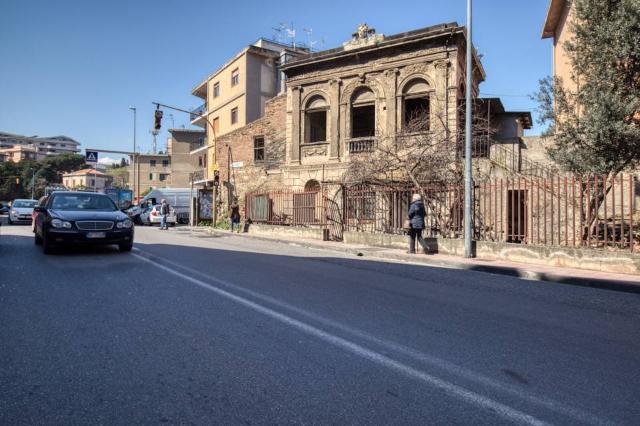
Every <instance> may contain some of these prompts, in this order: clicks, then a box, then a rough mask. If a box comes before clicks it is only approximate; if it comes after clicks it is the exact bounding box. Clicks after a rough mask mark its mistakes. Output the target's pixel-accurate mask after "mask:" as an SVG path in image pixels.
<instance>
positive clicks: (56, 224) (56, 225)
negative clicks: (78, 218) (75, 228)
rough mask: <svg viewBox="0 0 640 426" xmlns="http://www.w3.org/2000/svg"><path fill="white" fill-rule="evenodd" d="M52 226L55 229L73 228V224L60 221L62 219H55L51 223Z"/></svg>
mask: <svg viewBox="0 0 640 426" xmlns="http://www.w3.org/2000/svg"><path fill="white" fill-rule="evenodd" d="M51 226H53V227H54V228H66V229H70V228H71V222H67V221H65V220H60V219H53V220H52V221H51Z"/></svg>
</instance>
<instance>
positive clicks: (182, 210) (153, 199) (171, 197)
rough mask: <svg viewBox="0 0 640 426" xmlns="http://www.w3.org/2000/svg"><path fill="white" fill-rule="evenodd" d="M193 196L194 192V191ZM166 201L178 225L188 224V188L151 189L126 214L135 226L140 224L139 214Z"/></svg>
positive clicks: (189, 195)
mask: <svg viewBox="0 0 640 426" xmlns="http://www.w3.org/2000/svg"><path fill="white" fill-rule="evenodd" d="M194 194H195V191H194ZM163 198H164V199H166V200H167V202H168V203H169V205H170V206H171V207H173V208H174V210H175V211H176V216H177V218H178V223H189V213H190V211H191V207H190V206H191V189H190V188H158V189H152V190H151V192H149V193H148V194H147V195H145V196H144V198H143V199H142V200H141V201H140V202H139V203H138V205H135V206H133V207H131V208H130V209H129V210H127V214H128V215H129V217H130V218H131V220H133V221H134V222H135V223H137V224H141V223H142V221H141V220H140V214H141V213H142V212H143V210H144V208H145V207H147V206H155V205H157V204H160V201H161V200H162V199H163Z"/></svg>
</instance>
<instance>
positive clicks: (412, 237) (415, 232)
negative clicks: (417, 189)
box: [407, 194, 429, 254]
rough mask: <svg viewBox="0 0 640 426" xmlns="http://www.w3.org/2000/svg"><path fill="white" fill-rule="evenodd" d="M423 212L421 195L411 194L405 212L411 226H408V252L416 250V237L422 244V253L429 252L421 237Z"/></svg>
mask: <svg viewBox="0 0 640 426" xmlns="http://www.w3.org/2000/svg"><path fill="white" fill-rule="evenodd" d="M425 214H426V213H425V210H424V203H423V202H422V196H421V195H420V194H413V197H412V199H411V205H410V206H409V212H408V214H407V216H408V217H409V222H410V224H411V227H410V228H409V253H415V252H416V239H417V240H418V242H419V243H420V245H421V246H422V250H423V253H424V254H427V253H429V248H428V247H427V242H426V241H425V240H424V238H422V230H423V229H424V216H425Z"/></svg>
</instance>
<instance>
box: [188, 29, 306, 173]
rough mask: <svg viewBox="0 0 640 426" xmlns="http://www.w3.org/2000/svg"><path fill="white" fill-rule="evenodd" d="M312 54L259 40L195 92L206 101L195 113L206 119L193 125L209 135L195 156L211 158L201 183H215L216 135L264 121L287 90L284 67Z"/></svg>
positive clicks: (216, 72)
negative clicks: (271, 104)
mask: <svg viewBox="0 0 640 426" xmlns="http://www.w3.org/2000/svg"><path fill="white" fill-rule="evenodd" d="M308 53H309V50H308V49H307V48H298V47H291V46H288V45H284V44H281V43H277V42H275V41H270V40H265V39H259V40H258V41H257V42H256V43H254V44H252V45H249V46H247V47H245V48H244V49H242V50H241V51H240V52H239V53H238V54H237V55H235V56H234V57H233V58H232V59H231V60H229V61H228V62H227V63H226V64H224V65H222V66H221V67H220V68H219V69H217V70H216V71H215V72H214V73H213V74H211V75H210V76H209V77H207V78H206V79H205V80H204V81H202V82H201V83H200V84H198V85H197V86H196V87H195V88H194V89H193V90H192V94H193V95H194V96H197V97H199V98H201V99H202V100H203V101H204V103H203V104H202V105H201V106H200V107H199V108H197V109H196V110H194V112H195V113H198V114H202V115H203V116H204V117H206V120H205V119H203V118H201V117H200V116H197V115H195V114H194V115H192V119H193V120H192V124H193V125H196V126H199V127H202V128H204V129H205V134H206V143H205V144H204V145H203V146H202V147H200V148H198V149H196V150H194V151H193V152H192V154H193V155H195V156H198V157H200V156H202V155H203V154H204V155H206V156H207V158H206V162H205V164H206V166H205V167H204V168H203V176H201V177H202V179H200V181H199V183H203V184H206V183H207V182H209V183H210V182H211V181H212V180H213V170H215V168H216V158H215V152H216V150H215V147H214V132H215V136H216V137H222V136H224V135H225V134H227V133H229V132H232V131H234V130H237V129H240V128H242V127H243V126H245V125H246V124H248V123H251V122H252V121H255V120H257V119H258V118H260V117H262V115H263V114H264V105H265V102H266V101H267V100H269V99H271V98H273V97H274V96H276V95H277V94H278V93H280V92H281V91H283V90H284V84H283V79H282V73H281V70H280V67H281V66H282V64H285V63H287V62H289V61H290V60H293V59H296V58H299V57H301V56H306V55H307V54H308ZM207 120H208V122H207Z"/></svg>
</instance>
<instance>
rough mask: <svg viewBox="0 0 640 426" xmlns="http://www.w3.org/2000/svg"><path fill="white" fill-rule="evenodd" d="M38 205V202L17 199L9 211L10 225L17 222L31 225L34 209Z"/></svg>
mask: <svg viewBox="0 0 640 426" xmlns="http://www.w3.org/2000/svg"><path fill="white" fill-rule="evenodd" d="M37 204H38V200H26V199H17V200H13V202H12V203H11V209H10V210H9V224H13V223H16V222H29V223H31V219H32V218H31V215H32V214H33V208H34V207H35V206H36V205H37Z"/></svg>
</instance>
